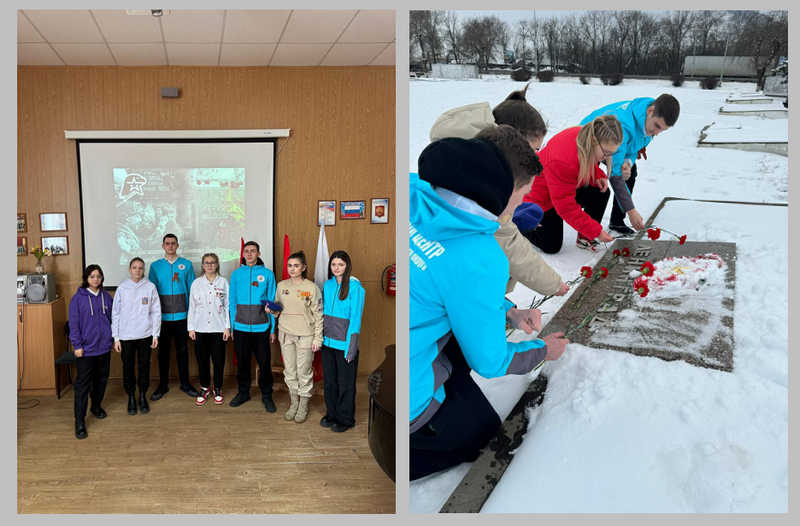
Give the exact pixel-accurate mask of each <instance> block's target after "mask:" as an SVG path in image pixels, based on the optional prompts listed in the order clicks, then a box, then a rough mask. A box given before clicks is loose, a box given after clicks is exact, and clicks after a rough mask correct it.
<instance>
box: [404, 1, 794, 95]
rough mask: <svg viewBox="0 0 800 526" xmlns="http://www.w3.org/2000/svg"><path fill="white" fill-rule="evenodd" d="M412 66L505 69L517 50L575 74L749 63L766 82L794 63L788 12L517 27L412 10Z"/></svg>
mask: <svg viewBox="0 0 800 526" xmlns="http://www.w3.org/2000/svg"><path fill="white" fill-rule="evenodd" d="M409 29H410V34H409V47H410V49H409V57H410V58H411V62H423V63H424V64H425V65H426V66H427V67H430V64H435V63H451V62H452V63H457V64H477V65H478V67H479V68H480V69H481V70H485V69H487V68H488V67H489V66H490V65H491V64H492V63H498V62H499V63H502V62H503V57H504V54H505V50H511V51H513V53H514V56H515V58H516V60H517V65H518V66H523V65H527V67H530V68H531V69H536V68H537V66H541V65H542V64H546V65H548V66H551V67H552V66H555V67H554V69H560V70H565V71H571V72H574V73H578V72H580V73H594V74H602V73H622V74H625V75H656V76H667V75H671V74H673V73H680V72H681V70H682V68H683V61H684V58H685V57H686V56H687V55H719V56H722V55H728V56H746V57H750V59H751V64H752V66H753V75H754V76H756V77H757V81H758V84H759V85H762V83H763V79H764V77H765V75H766V74H767V73H768V72H769V70H770V69H771V68H773V67H775V66H777V61H778V58H779V57H781V56H785V57H788V42H789V39H788V32H789V13H788V11H708V10H706V11H665V12H663V13H660V14H654V13H648V12H645V11H627V10H625V11H582V12H574V13H571V14H570V15H567V16H564V17H560V18H556V17H550V18H541V17H539V18H538V19H537V18H536V17H535V12H533V11H532V12H531V17H530V18H528V19H525V20H520V21H517V22H515V23H513V24H510V23H508V22H505V21H503V20H500V18H499V17H497V16H496V15H492V16H475V17H469V18H461V17H460V16H459V14H458V12H457V11H411V12H410V24H409Z"/></svg>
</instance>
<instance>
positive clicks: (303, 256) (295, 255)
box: [286, 250, 308, 279]
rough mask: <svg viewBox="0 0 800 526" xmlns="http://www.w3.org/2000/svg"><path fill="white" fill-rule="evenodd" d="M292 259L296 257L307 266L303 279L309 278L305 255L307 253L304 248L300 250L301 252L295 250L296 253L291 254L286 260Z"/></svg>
mask: <svg viewBox="0 0 800 526" xmlns="http://www.w3.org/2000/svg"><path fill="white" fill-rule="evenodd" d="M290 259H296V260H297V261H299V262H300V263H301V264H302V265H303V266H304V267H306V268H304V269H303V279H307V277H308V265H306V255H305V253H304V252H303V251H302V250H301V251H299V252H295V253H294V254H292V255H291V256H289V257H288V258H286V261H289V260H290Z"/></svg>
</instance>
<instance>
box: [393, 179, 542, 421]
mask: <svg viewBox="0 0 800 526" xmlns="http://www.w3.org/2000/svg"><path fill="white" fill-rule="evenodd" d="M410 183H411V184H410V186H411V188H410V195H409V204H410V208H409V218H410V224H409V248H410V250H409V258H410V270H409V282H410V292H409V296H410V298H409V301H410V314H409V325H410V349H409V353H410V358H409V359H410V363H409V383H410V386H409V393H410V400H409V404H410V405H409V416H410V420H411V429H410V431H411V432H412V433H413V432H414V431H416V430H417V429H419V428H420V427H422V425H424V423H425V422H427V421H428V420H430V418H431V417H432V416H433V415H434V414H435V413H436V411H437V410H438V408H439V407H440V406H441V404H442V403H443V402H444V400H445V388H444V382H445V380H447V379H448V378H449V377H450V371H451V369H452V366H451V364H450V362H449V360H448V359H447V357H446V356H445V355H444V353H442V350H443V348H444V346H445V344H446V343H447V341H448V340H449V339H450V338H451V337H455V338H456V340H457V341H458V343H459V346H460V347H461V351H462V352H463V354H464V358H466V360H467V363H468V364H469V366H470V367H471V368H472V369H474V370H475V372H477V373H478V374H480V375H481V376H483V377H484V378H497V377H500V376H504V375H507V374H525V373H527V372H529V371H531V370H533V369H535V368H536V367H538V366H539V365H540V364H541V363H542V361H543V360H544V357H545V355H546V354H547V349H546V346H545V343H544V342H543V341H541V340H532V341H524V342H519V343H510V342H508V341H507V340H506V332H505V327H506V313H507V312H508V310H509V309H510V308H511V307H512V306H513V304H512V303H511V302H509V301H507V300H505V297H504V296H505V292H506V283H507V282H508V259H507V258H506V256H505V254H504V253H503V250H502V249H501V248H500V245H498V244H497V240H495V238H494V232H495V230H497V228H498V227H499V226H500V225H499V223H497V222H496V221H492V220H491V219H488V218H486V217H481V216H480V215H477V214H475V213H472V212H468V211H465V210H463V209H461V208H456V207H454V206H451V205H450V204H448V202H447V201H445V200H444V199H443V198H442V197H440V196H439V195H438V194H437V193H436V191H434V189H433V188H432V187H431V185H430V184H428V183H427V182H425V181H422V180H421V179H420V178H419V175H417V174H415V173H412V174H411V175H410ZM481 210H483V209H481Z"/></svg>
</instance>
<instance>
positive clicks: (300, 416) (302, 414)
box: [294, 396, 310, 424]
mask: <svg viewBox="0 0 800 526" xmlns="http://www.w3.org/2000/svg"><path fill="white" fill-rule="evenodd" d="M309 400H310V398H309V397H307V396H301V397H300V406H299V407H298V408H297V414H296V415H294V421H295V422H297V423H298V424H302V423H303V422H305V421H306V419H307V418H308V401H309Z"/></svg>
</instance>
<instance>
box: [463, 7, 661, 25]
mask: <svg viewBox="0 0 800 526" xmlns="http://www.w3.org/2000/svg"><path fill="white" fill-rule="evenodd" d="M585 12H586V11H585V10H583V11H538V10H537V11H536V19H537V20H542V19H545V18H551V17H554V16H557V17H561V16H565V15H568V14H570V13H578V15H580V14H581V13H585ZM647 12H648V13H661V12H662V11H647ZM456 13H458V17H459V18H460V19H467V18H472V17H475V16H484V15H485V16H491V15H497V17H498V18H500V20H503V21H505V22H508V23H509V24H510V25H512V26H513V25H514V24H515V23H516V22H517V21H519V20H526V19H532V18H533V13H534V11H533V10H530V11H506V10H496V11H456Z"/></svg>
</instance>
